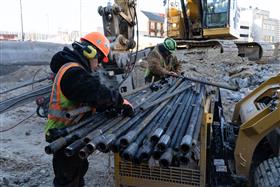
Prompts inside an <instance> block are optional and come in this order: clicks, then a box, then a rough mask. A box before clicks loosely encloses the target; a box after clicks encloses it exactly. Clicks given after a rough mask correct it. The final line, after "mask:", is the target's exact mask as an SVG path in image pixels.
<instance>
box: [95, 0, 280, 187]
mask: <svg viewBox="0 0 280 187" xmlns="http://www.w3.org/2000/svg"><path fill="white" fill-rule="evenodd" d="M98 12H99V14H100V15H101V16H102V19H103V26H104V27H103V28H104V33H105V35H106V36H107V37H108V38H109V39H110V41H111V47H112V49H113V50H112V54H111V55H112V58H113V59H114V61H115V62H116V64H117V65H118V67H120V68H122V67H123V66H124V65H125V63H131V61H136V59H139V58H142V57H145V55H146V54H147V53H148V52H149V51H150V49H149V48H147V49H144V50H141V51H138V50H137V49H136V52H134V53H130V55H129V57H128V58H123V57H124V56H125V53H127V51H128V50H130V49H133V48H135V46H136V44H137V43H138V42H139V41H137V43H136V42H135V41H134V38H135V34H136V35H137V36H138V32H137V29H135V28H137V25H136V23H137V14H136V1H135V0H125V1H124V0H115V4H113V5H111V4H108V6H106V7H99V8H98ZM236 14H237V7H236V1H235V0H201V1H199V0H187V1H184V0H182V1H181V10H180V9H179V8H178V6H175V5H172V4H170V7H168V11H167V24H168V25H167V28H168V29H167V35H168V36H170V37H173V38H175V39H177V41H178V44H179V45H178V48H181V49H182V48H183V49H185V48H189V47H211V46H219V47H220V48H221V52H223V53H226V52H231V54H232V51H235V52H236V53H237V55H239V56H247V57H248V58H249V59H251V60H256V61H263V60H264V58H267V57H269V58H271V57H272V56H271V55H269V52H268V51H269V50H267V49H271V50H274V47H273V45H269V44H267V45H265V46H263V45H261V44H259V43H256V42H251V43H248V42H243V43H242V42H236V41H234V40H232V39H235V38H237V36H238V34H237V32H236V30H237V27H238V24H237V22H238V15H236ZM138 38H139V37H137V40H138ZM221 39H223V40H221ZM269 46H270V47H269ZM136 48H137V47H136ZM271 50H270V53H272V54H275V53H276V52H275V50H274V52H271ZM109 69H110V68H109ZM217 93H218V96H215V97H212V98H209V99H208V100H206V101H205V106H204V108H205V111H204V116H203V121H204V122H203V125H202V127H201V131H200V161H199V170H197V171H189V172H190V173H189V175H188V176H189V177H190V180H193V179H196V178H198V179H199V180H198V182H197V183H189V184H177V183H173V182H172V183H169V184H166V183H165V182H164V181H166V180H168V179H170V181H172V180H173V178H172V177H173V175H172V176H171V175H170V176H165V178H164V179H163V181H161V180H162V179H161V178H157V177H158V176H151V177H150V178H149V180H144V179H143V178H145V177H147V176H148V175H149V176H150V175H152V172H151V170H149V168H146V170H147V172H148V173H147V175H145V176H143V177H142V178H141V176H140V174H139V176H138V175H137V176H130V177H123V176H122V175H118V174H117V173H115V177H116V178H115V180H116V181H117V183H116V184H119V183H123V184H127V185H128V186H153V187H154V186H182V187H183V186H201V187H202V186H257V187H261V186H262V187H263V186H269V187H272V186H275V187H276V186H279V185H280V74H279V75H277V76H275V77H272V78H271V79H269V80H268V81H266V82H264V83H263V84H262V85H260V86H259V87H258V88H256V89H255V90H254V91H252V92H251V93H250V94H249V95H247V96H246V97H245V98H244V99H242V100H241V101H240V102H238V103H237V104H236V106H235V110H234V113H233V119H232V121H231V122H229V123H228V122H225V121H224V118H223V115H222V113H223V109H222V105H221V98H220V95H219V91H217ZM116 162H119V161H116ZM116 164H117V165H118V163H115V167H117V165H116ZM116 169H117V170H121V169H122V168H120V167H117V168H116ZM130 169H131V170H133V167H130ZM137 171H138V170H137ZM139 171H141V172H144V171H142V170H139ZM160 171H161V170H160ZM162 171H163V170H162ZM175 171H177V170H174V172H175ZM183 171H184V169H182V168H180V169H179V170H178V172H179V174H180V173H182V172H183ZM131 172H132V173H133V171H131ZM166 172H167V171H166ZM168 172H169V173H172V172H173V170H172V169H171V170H169V171H168ZM177 174H178V173H176V175H175V174H174V176H177ZM194 174H196V175H195V176H194ZM128 175H129V173H125V176H128ZM182 177H184V176H181V175H180V181H182ZM185 177H186V176H185ZM154 179H157V180H154ZM176 180H177V179H176ZM176 180H175V179H174V181H176ZM143 181H144V182H143ZM159 181H160V182H159ZM116 186H118V185H116Z"/></svg>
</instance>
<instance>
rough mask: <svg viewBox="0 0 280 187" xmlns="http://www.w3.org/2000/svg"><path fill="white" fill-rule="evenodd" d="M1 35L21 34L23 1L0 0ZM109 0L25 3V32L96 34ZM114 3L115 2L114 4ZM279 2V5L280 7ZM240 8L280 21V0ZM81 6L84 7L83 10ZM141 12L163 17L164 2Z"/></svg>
mask: <svg viewBox="0 0 280 187" xmlns="http://www.w3.org/2000/svg"><path fill="white" fill-rule="evenodd" d="M0 2H1V6H0V31H16V32H20V31H21V24H20V23H21V21H20V0H0ZM107 2H108V0H22V12H23V27H24V31H25V32H41V33H56V32H57V31H58V30H62V31H73V30H76V31H79V30H80V7H81V18H82V19H81V20H82V21H81V29H82V31H83V32H90V31H94V30H96V27H97V26H99V27H100V26H101V25H102V20H101V17H100V16H99V14H98V13H97V8H98V6H105V5H106V4H107ZM111 2H113V1H111ZM277 2H278V3H277ZM238 3H239V5H241V6H245V7H248V6H249V5H251V6H253V7H259V8H260V9H264V10H269V11H270V12H271V17H273V18H277V19H280V12H279V10H278V9H279V6H278V4H279V1H277V0H265V1H263V0H238ZM80 4H81V5H82V6H80ZM137 4H138V7H137V8H138V9H140V10H147V11H151V12H160V13H164V10H165V9H164V7H163V0H138V1H137Z"/></svg>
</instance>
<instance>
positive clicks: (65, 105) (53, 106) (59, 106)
mask: <svg viewBox="0 0 280 187" xmlns="http://www.w3.org/2000/svg"><path fill="white" fill-rule="evenodd" d="M72 67H82V66H81V65H79V64H78V63H74V62H70V63H67V64H64V65H63V66H62V67H61V68H60V70H59V71H58V73H57V75H56V77H55V80H54V84H53V88H52V93H51V98H50V106H49V114H48V119H50V120H55V121H57V122H62V123H64V124H65V125H69V124H72V123H73V121H74V120H75V119H74V118H68V117H67V115H66V114H67V112H68V111H72V110H74V109H77V108H79V105H77V104H74V103H73V102H72V101H70V100H68V99H67V98H66V97H65V96H64V95H63V93H62V91H61V86H60V83H61V79H62V76H63V75H64V73H65V72H66V71H67V70H68V69H70V68H72ZM75 117H77V116H75ZM77 118H80V117H77Z"/></svg>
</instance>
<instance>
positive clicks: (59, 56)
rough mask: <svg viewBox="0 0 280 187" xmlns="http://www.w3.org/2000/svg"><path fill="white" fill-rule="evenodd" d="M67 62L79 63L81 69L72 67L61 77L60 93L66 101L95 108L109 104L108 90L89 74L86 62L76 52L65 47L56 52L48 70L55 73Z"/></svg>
mask: <svg viewBox="0 0 280 187" xmlns="http://www.w3.org/2000/svg"><path fill="white" fill-rule="evenodd" d="M68 62H76V63H79V64H81V65H82V66H83V68H82V67H72V68H70V69H68V70H67V71H66V72H65V73H64V75H63V76H62V79H61V91H62V93H63V94H64V96H65V97H66V98H67V99H69V100H72V101H76V102H80V103H87V104H90V105H95V106H98V105H100V106H101V105H103V104H108V103H110V101H111V100H112V99H111V92H110V90H109V89H108V88H107V87H105V86H104V85H102V84H101V83H100V81H99V79H98V77H94V76H92V75H91V74H90V73H91V70H90V68H89V62H88V60H87V59H85V58H83V56H81V55H79V54H78V53H77V52H76V51H73V50H70V49H69V48H67V47H65V48H64V49H63V50H62V51H59V52H57V53H56V54H55V55H54V56H53V58H52V60H51V63H50V68H51V70H52V71H53V72H54V73H57V72H58V71H59V69H60V68H61V67H62V66H63V65H64V64H66V63H68Z"/></svg>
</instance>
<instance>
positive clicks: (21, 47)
mask: <svg viewBox="0 0 280 187" xmlns="http://www.w3.org/2000/svg"><path fill="white" fill-rule="evenodd" d="M65 45H66V44H57V43H47V42H32V41H24V42H22V41H0V65H46V64H49V63H50V60H51V58H52V56H53V55H54V54H55V53H56V52H57V51H60V50H61V49H63V47H64V46H65Z"/></svg>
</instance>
